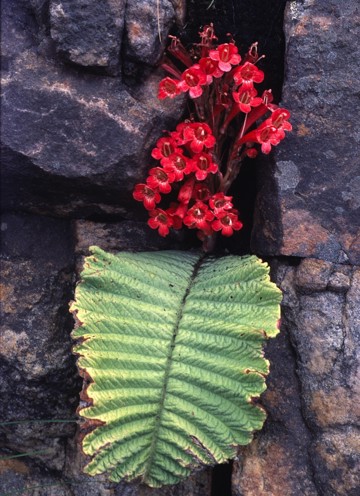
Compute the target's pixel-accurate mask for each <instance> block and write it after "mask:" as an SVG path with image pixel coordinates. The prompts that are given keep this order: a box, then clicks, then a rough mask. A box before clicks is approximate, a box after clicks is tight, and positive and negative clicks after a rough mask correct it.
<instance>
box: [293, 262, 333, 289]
mask: <svg viewBox="0 0 360 496" xmlns="http://www.w3.org/2000/svg"><path fill="white" fill-rule="evenodd" d="M331 270H332V264H331V263H330V262H325V261H324V260H316V259H313V258H305V259H304V260H302V262H301V264H300V266H299V267H298V269H297V272H296V284H297V286H298V288H300V289H302V290H303V291H310V292H314V291H323V290H324V289H326V287H327V285H328V282H329V278H330V273H331Z"/></svg>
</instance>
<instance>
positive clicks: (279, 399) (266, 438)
mask: <svg viewBox="0 0 360 496" xmlns="http://www.w3.org/2000/svg"><path fill="white" fill-rule="evenodd" d="M266 357H267V358H268V359H269V360H270V363H271V366H270V374H269V376H268V378H267V386H268V389H267V390H266V391H265V393H264V394H263V395H262V396H261V399H260V401H261V404H262V405H263V406H264V408H265V409H266V412H267V414H268V419H267V421H266V423H265V425H264V428H263V429H262V430H261V432H259V433H257V434H256V435H255V439H254V441H253V442H252V443H251V444H250V445H249V446H246V447H244V448H242V449H240V450H239V455H238V460H236V461H235V463H234V466H233V478H232V484H233V496H265V495H270V494H271V495H274V496H283V495H294V496H300V495H301V496H317V494H318V493H317V491H316V487H315V484H314V482H313V480H312V471H311V466H310V461H309V456H308V454H307V449H308V446H309V444H310V441H311V434H310V432H309V430H308V427H307V426H306V424H305V423H304V419H303V417H302V412H301V399H300V396H301V393H300V385H299V382H298V378H297V376H296V371H295V364H294V359H293V350H292V347H291V344H290V341H289V335H288V332H287V329H286V327H285V326H282V328H281V334H280V335H279V336H277V338H276V339H274V340H271V341H269V343H268V344H267V347H266Z"/></svg>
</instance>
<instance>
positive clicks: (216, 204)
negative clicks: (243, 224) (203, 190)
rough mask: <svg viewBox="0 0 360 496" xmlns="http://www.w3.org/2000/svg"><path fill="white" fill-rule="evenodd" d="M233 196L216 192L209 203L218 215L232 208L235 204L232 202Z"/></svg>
mask: <svg viewBox="0 0 360 496" xmlns="http://www.w3.org/2000/svg"><path fill="white" fill-rule="evenodd" d="M231 200H232V196H225V195H224V193H216V194H215V195H213V196H212V197H211V198H210V200H209V205H210V208H211V209H212V211H213V212H214V214H215V215H216V216H217V215H218V214H219V213H220V212H224V211H225V210H231V209H232V208H233V207H234V205H233V204H232V202H231Z"/></svg>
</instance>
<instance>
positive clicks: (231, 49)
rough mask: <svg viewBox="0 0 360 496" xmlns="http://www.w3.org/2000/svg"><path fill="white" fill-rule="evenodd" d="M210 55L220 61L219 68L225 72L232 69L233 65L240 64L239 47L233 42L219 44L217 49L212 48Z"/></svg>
mask: <svg viewBox="0 0 360 496" xmlns="http://www.w3.org/2000/svg"><path fill="white" fill-rule="evenodd" d="M209 56H210V58H211V59H212V60H215V61H217V62H218V66H219V69H220V70H221V71H224V72H229V71H231V66H232V65H237V64H239V63H240V60H241V57H240V55H239V54H238V49H237V47H236V46H235V45H234V44H233V43H224V44H223V45H219V46H218V47H217V49H216V50H210V52H209Z"/></svg>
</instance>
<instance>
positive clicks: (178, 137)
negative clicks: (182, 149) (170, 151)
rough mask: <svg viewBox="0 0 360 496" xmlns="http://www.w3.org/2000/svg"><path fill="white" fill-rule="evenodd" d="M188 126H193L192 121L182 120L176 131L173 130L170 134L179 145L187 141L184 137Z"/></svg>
mask: <svg viewBox="0 0 360 496" xmlns="http://www.w3.org/2000/svg"><path fill="white" fill-rule="evenodd" d="M188 127H191V124H190V122H180V124H178V125H177V126H176V131H173V132H172V133H171V134H170V136H171V137H172V139H173V140H174V142H175V143H176V144H177V145H180V146H181V145H184V144H185V143H186V142H187V140H186V139H185V138H184V131H185V129H187V128H188Z"/></svg>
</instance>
